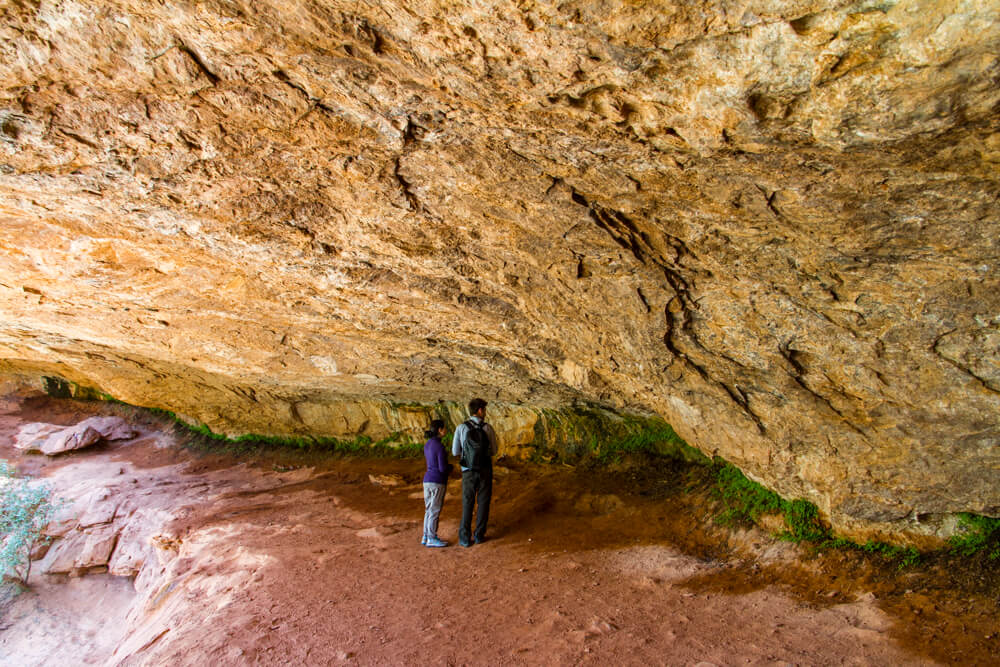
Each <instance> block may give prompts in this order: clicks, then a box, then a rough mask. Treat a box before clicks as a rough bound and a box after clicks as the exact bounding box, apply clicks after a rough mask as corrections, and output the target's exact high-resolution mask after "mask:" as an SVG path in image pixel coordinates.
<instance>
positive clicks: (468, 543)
mask: <svg viewBox="0 0 1000 667" xmlns="http://www.w3.org/2000/svg"><path fill="white" fill-rule="evenodd" d="M458 544H459V546H462V547H471V546H472V542H462V541H461V540H459V542H458Z"/></svg>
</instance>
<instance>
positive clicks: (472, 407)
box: [469, 398, 486, 415]
mask: <svg viewBox="0 0 1000 667" xmlns="http://www.w3.org/2000/svg"><path fill="white" fill-rule="evenodd" d="M485 407H486V401H484V400H483V399H481V398H474V399H472V400H471V401H469V414H470V415H474V414H476V413H477V412H479V409H480V408H485Z"/></svg>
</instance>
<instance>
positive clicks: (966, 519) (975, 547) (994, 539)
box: [948, 512, 1000, 560]
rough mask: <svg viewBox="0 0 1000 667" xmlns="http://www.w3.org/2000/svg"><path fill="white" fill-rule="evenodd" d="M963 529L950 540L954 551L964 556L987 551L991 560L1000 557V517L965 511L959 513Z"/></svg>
mask: <svg viewBox="0 0 1000 667" xmlns="http://www.w3.org/2000/svg"><path fill="white" fill-rule="evenodd" d="M958 527H959V529H960V530H961V531H962V532H961V533H959V534H958V535H954V536H952V538H951V539H950V540H948V543H949V546H950V547H951V549H952V551H954V552H956V553H958V554H961V555H962V556H968V557H971V556H975V555H977V554H979V553H985V554H986V555H987V557H988V558H989V559H990V560H998V559H1000V519H994V518H992V517H988V516H980V515H978V514H969V513H967V512H963V513H961V514H959V515H958Z"/></svg>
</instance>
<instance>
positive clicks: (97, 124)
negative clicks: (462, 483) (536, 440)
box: [0, 0, 1000, 535]
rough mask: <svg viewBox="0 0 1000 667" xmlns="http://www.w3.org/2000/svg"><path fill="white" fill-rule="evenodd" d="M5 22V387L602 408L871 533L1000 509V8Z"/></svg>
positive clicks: (192, 403)
mask: <svg viewBox="0 0 1000 667" xmlns="http://www.w3.org/2000/svg"><path fill="white" fill-rule="evenodd" d="M0 15H2V16H3V20H2V21H0V37H2V42H0V43H2V46H0V81H2V84H0V85H2V88H0V229H2V230H3V234H2V236H0V360H2V362H0V363H2V368H3V369H4V370H6V371H8V372H17V373H27V374H31V373H34V374H49V375H52V374H55V375H60V376H62V377H64V378H66V379H68V380H71V381H74V382H78V383H80V384H83V385H86V386H91V387H95V388H98V389H100V390H101V391H104V392H106V393H109V394H111V395H113V396H114V397H116V398H119V399H121V400H124V401H127V402H129V403H134V404H138V405H146V406H155V407H161V408H166V409H169V410H172V411H174V412H176V413H178V414H181V415H185V416H187V417H188V418H190V419H192V420H196V421H199V422H202V423H204V424H207V425H209V426H210V427H212V428H213V429H215V430H218V431H223V432H228V433H240V432H244V433H245V432H257V433H271V434H330V435H339V434H358V433H364V432H367V431H366V429H367V430H371V428H374V427H372V426H371V424H372V423H373V421H374V422H377V421H378V420H379V419H380V417H379V415H380V414H382V415H383V416H385V415H389V416H388V417H385V418H386V419H389V421H391V420H393V419H397V420H398V419H399V418H400V417H399V414H400V412H399V411H400V410H401V409H402V408H399V404H400V403H407V402H416V403H434V402H435V401H438V400H439V399H440V400H444V401H457V402H459V403H460V402H463V401H465V400H467V399H468V398H469V397H471V396H474V395H483V396H484V397H485V398H487V399H490V400H493V401H496V402H497V405H498V407H499V408H500V409H499V410H498V411H497V412H496V413H495V414H496V416H497V418H498V419H504V420H507V421H509V422H510V428H509V430H506V431H501V439H502V440H503V439H506V444H507V445H510V446H513V445H514V444H515V441H516V444H517V445H523V444H525V438H530V437H531V433H532V429H533V428H534V421H533V420H534V418H533V417H532V415H533V414H535V413H533V412H532V411H531V410H529V409H528V408H527V407H525V406H530V407H531V409H536V408H538V409H540V408H560V407H564V406H567V405H570V404H573V403H587V404H591V403H593V404H598V405H603V406H606V407H610V408H614V409H618V410H623V411H638V412H646V413H655V414H658V415H660V416H662V417H663V418H665V419H666V420H667V421H669V422H670V423H671V424H672V425H673V426H674V427H675V429H676V430H677V432H678V433H679V434H680V435H681V436H683V437H684V438H685V439H686V440H687V441H688V442H689V443H691V444H692V445H694V446H696V447H698V448H699V449H701V450H702V451H704V452H706V453H708V454H717V455H720V456H722V457H724V458H726V459H727V460H730V461H732V462H733V463H735V464H736V465H738V466H740V467H741V468H742V469H743V470H745V471H746V472H747V473H748V474H749V475H750V476H752V477H753V478H755V479H757V480H759V481H762V482H764V483H765V484H767V485H768V486H770V487H771V488H774V489H775V490H777V491H778V492H780V493H782V494H783V495H786V496H788V497H804V498H806V499H808V500H810V501H813V502H815V503H816V504H817V505H819V507H820V508H821V509H822V510H823V512H824V513H825V515H826V516H828V517H829V518H830V520H831V521H832V522H833V524H834V525H835V526H837V527H838V528H840V529H842V530H845V531H848V532H852V533H853V534H858V535H860V534H863V533H864V532H865V531H875V530H887V531H891V532H905V531H916V532H920V530H921V525H922V524H923V523H924V522H927V523H928V525H930V524H932V523H933V519H934V518H935V517H939V516H943V515H948V514H950V513H954V512H958V511H972V512H977V513H984V514H993V515H996V514H997V513H998V512H1000V447H998V442H1000V396H998V392H1000V290H998V275H997V270H996V268H997V258H998V256H1000V252H998V250H1000V248H998V238H1000V225H998V222H1000V215H998V197H1000V182H998V180H1000V179H998V166H1000V121H998V118H1000V115H998V105H1000V86H998V81H1000V62H998V56H997V50H996V45H997V43H998V42H1000V2H998V1H997V0H976V1H966V0H945V1H936V0H898V1H897V0H886V1H884V2H870V1H861V2H822V1H819V0H785V1H782V0H778V1H776V2H760V1H759V0H736V1H735V2H724V3H721V2H704V1H701V2H696V1H694V0H691V1H688V2H646V3H636V2H626V1H625V0H617V1H616V0H570V1H568V2H558V3H556V2H544V1H541V0H539V1H533V0H518V1H512V2H505V1H503V0H494V1H491V2H475V3H473V2H460V1H455V2H443V1H440V2H432V1H420V0H407V1H406V2H393V1H391V0H371V1H370V2H320V1H315V0H303V1H301V2H296V3H285V2H274V1H266V0H256V1H255V2H245V1H240V0H232V1H223V0H206V1H203V2H197V3H195V2H129V1H126V0H121V1H109V2H99V3H93V2H82V1H77V2H73V1H67V2H60V3H50V2H40V3H39V2H30V1H24V2H14V3H7V4H6V6H5V7H4V8H2V9H0ZM352 406H353V407H352ZM380 411H381V412H380ZM402 411H403V413H406V410H405V409H402ZM390 413H391V414H390ZM407 414H408V413H407ZM413 415H415V416H413ZM413 415H411V416H412V419H413V420H415V421H422V420H423V419H424V418H425V413H423V412H420V411H419V410H415V411H414V412H413ZM404 417H405V418H406V419H410V417H406V416H405V414H404ZM404 421H405V419H404ZM407 424H409V423H408V422H407ZM421 426H422V424H409V425H408V426H407V428H416V429H418V430H419V428H420V427H421Z"/></svg>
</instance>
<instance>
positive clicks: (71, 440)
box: [14, 417, 136, 456]
mask: <svg viewBox="0 0 1000 667" xmlns="http://www.w3.org/2000/svg"><path fill="white" fill-rule="evenodd" d="M135 433H136V432H135V429H133V428H132V427H131V426H129V424H128V422H126V421H125V420H124V419H122V418H121V417H90V418H88V419H84V420H83V421H81V422H80V423H79V424H76V425H75V426H70V427H64V426H56V425H55V424H43V423H34V424H26V425H24V426H22V427H21V429H20V431H19V432H18V434H17V436H16V437H15V439H14V446H15V447H17V448H18V449H21V450H24V451H26V452H33V451H39V452H41V453H42V454H48V455H50V456H52V455H55V454H62V453H63V452H69V451H72V450H74V449H83V448H84V447H89V446H91V445H93V444H95V443H98V442H100V441H101V440H125V439H128V438H131V437H133V436H134V435H135Z"/></svg>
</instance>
